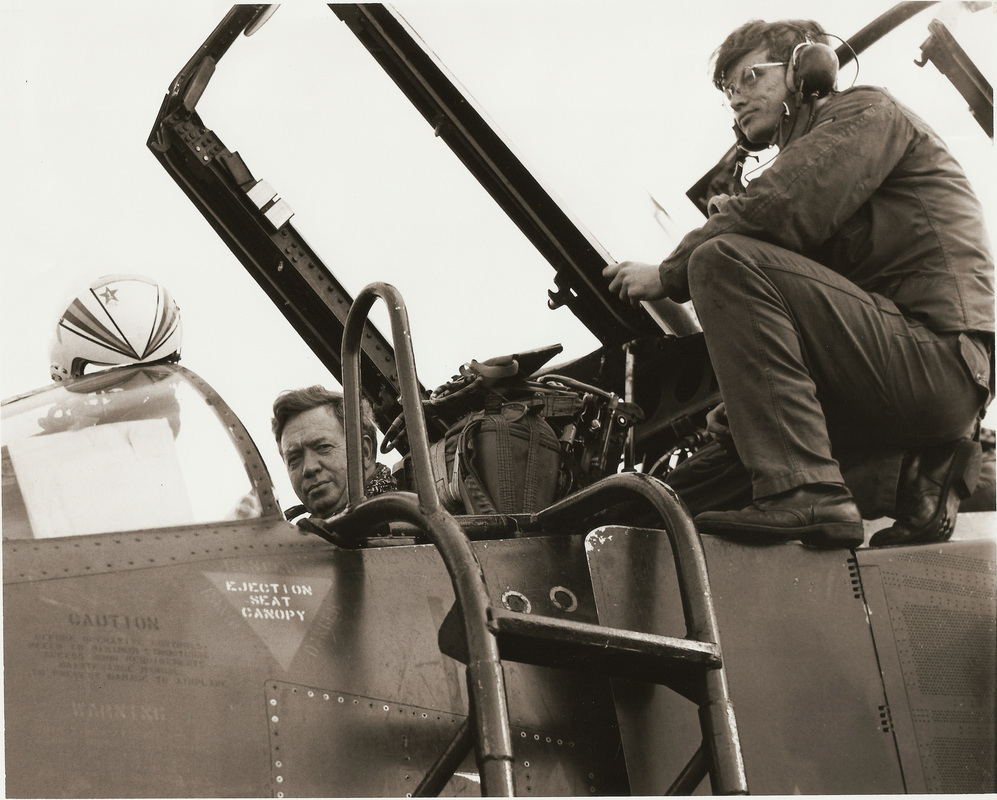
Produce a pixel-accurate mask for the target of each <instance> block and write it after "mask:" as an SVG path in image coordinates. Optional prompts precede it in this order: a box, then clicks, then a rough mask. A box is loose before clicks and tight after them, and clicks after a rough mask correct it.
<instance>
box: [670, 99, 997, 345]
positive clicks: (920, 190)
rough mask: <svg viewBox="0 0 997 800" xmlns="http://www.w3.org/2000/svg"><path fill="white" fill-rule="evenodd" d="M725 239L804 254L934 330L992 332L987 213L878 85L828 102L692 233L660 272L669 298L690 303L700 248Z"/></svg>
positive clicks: (942, 149)
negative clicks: (693, 262)
mask: <svg viewBox="0 0 997 800" xmlns="http://www.w3.org/2000/svg"><path fill="white" fill-rule="evenodd" d="M803 111H805V108H804V109H802V110H801V112H803ZM726 233H737V234H743V235H745V236H751V237H754V238H756V239H760V240H763V241H767V242H771V243H772V244H776V245H779V246H781V247H784V248H787V249H789V250H793V251H795V252H797V253H800V254H802V255H805V256H807V257H809V258H812V259H813V260H814V261H817V262H819V263H821V264H823V265H824V266H826V267H829V268H831V269H833V270H834V271H836V272H838V273H840V274H841V275H844V276H845V277H847V278H848V279H849V280H851V281H852V282H854V283H855V284H856V285H858V286H859V287H860V288H862V289H864V290H865V291H867V292H872V293H875V294H878V295H881V296H882V297H885V298H889V300H891V301H892V302H893V303H894V304H895V305H896V307H897V308H898V309H899V310H900V312H901V313H903V315H904V316H905V317H908V318H909V319H912V320H917V321H919V322H922V323H923V324H924V325H926V326H927V327H929V328H931V329H932V330H934V331H936V332H938V333H944V332H957V331H965V332H971V331H983V332H991V333H992V332H993V330H994V285H993V274H994V259H993V253H992V249H991V243H990V241H989V238H988V236H987V233H986V228H985V224H984V215H983V209H982V207H981V206H980V203H979V201H978V200H977V198H976V196H975V194H974V193H973V190H972V189H971V187H970V185H969V181H968V180H967V178H966V175H965V173H964V172H963V170H962V168H961V167H960V165H959V164H958V163H957V162H956V160H955V159H954V158H953V157H952V155H951V154H950V153H949V151H948V148H947V147H946V146H945V145H944V143H943V142H942V141H941V139H940V138H939V137H938V135H937V134H935V132H934V131H933V130H931V128H929V127H928V125H927V124H926V123H925V122H924V121H923V120H921V119H920V118H919V117H918V116H917V115H916V114H914V113H913V112H911V111H910V110H909V109H908V108H906V107H905V106H903V105H902V104H901V103H899V102H898V101H897V100H896V99H895V98H893V97H892V96H891V95H890V94H889V93H888V92H887V91H885V90H883V89H879V88H875V87H868V86H862V87H856V88H853V89H849V90H847V91H844V92H841V93H840V94H834V95H832V96H831V97H830V98H829V99H828V100H827V102H826V103H824V104H823V106H821V107H820V108H819V110H818V111H817V114H816V117H815V118H814V119H813V121H812V123H811V124H810V125H809V128H808V130H807V131H806V133H804V134H803V135H801V136H799V137H798V138H796V139H795V140H794V141H791V142H790V143H789V144H787V145H786V146H785V147H784V148H783V149H782V151H781V152H780V153H779V155H778V157H777V158H776V159H775V160H774V161H773V163H772V164H771V166H769V167H768V168H767V169H766V170H765V171H764V172H762V173H761V174H760V175H759V176H757V177H756V178H755V179H754V180H752V181H750V182H749V183H748V186H747V189H746V191H745V193H744V194H741V195H738V196H736V197H733V198H731V200H730V201H729V202H727V203H726V204H724V206H723V208H722V209H721V210H720V211H718V212H717V213H715V214H713V215H712V216H711V217H710V218H709V219H708V220H707V222H706V223H705V224H704V225H703V226H702V227H701V228H699V229H697V230H695V231H692V232H691V233H689V234H688V235H687V236H686V237H685V238H684V239H683V240H682V241H681V243H680V244H679V246H678V248H676V250H675V251H674V252H673V253H672V254H671V255H670V256H669V257H668V258H667V259H665V261H663V262H662V264H661V267H660V273H661V279H662V284H663V285H664V287H665V289H666V291H668V293H669V296H670V297H671V298H672V299H674V300H678V301H680V302H682V301H685V300H688V299H689V294H688V293H689V288H688V279H687V274H686V272H687V266H688V263H689V257H690V256H691V255H692V252H693V251H694V250H695V249H696V247H698V246H699V245H700V244H702V243H703V242H704V241H706V240H708V239H711V238H713V237H715V236H719V235H721V234H726Z"/></svg>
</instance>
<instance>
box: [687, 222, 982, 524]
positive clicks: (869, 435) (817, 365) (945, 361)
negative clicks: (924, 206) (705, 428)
mask: <svg viewBox="0 0 997 800" xmlns="http://www.w3.org/2000/svg"><path fill="white" fill-rule="evenodd" d="M689 290H690V294H691V296H692V300H693V304H694V306H695V309H696V313H697V315H698V317H699V321H700V324H701V325H702V328H703V333H704V336H705V339H706V345H707V348H708V350H709V353H710V359H711V361H712V364H713V369H714V371H715V373H716V376H717V380H718V382H719V386H720V394H721V396H722V398H723V401H724V404H725V406H726V410H727V418H728V421H729V425H730V430H731V435H732V437H733V440H734V443H735V445H736V448H737V458H738V459H739V461H740V462H741V464H743V466H744V467H745V468H746V469H747V472H748V474H749V475H750V481H751V487H752V495H753V498H754V499H758V498H761V497H767V496H771V495H774V494H778V493H780V492H785V491H788V490H790V489H794V488H796V487H798V486H801V485H804V484H811V483H821V482H833V483H841V482H843V477H842V472H841V467H840V465H839V461H838V459H836V458H835V452H837V453H839V454H840V453H848V454H853V453H856V452H858V453H862V452H868V453H876V452H878V453H880V454H889V458H890V463H892V464H893V467H892V469H893V470H894V472H895V473H897V474H898V473H899V459H900V457H901V456H902V454H903V452H904V451H906V450H918V449H923V448H925V447H930V446H931V445H935V444H941V443H944V442H947V441H951V440H953V439H956V438H959V437H960V436H963V435H966V434H967V433H968V432H971V431H972V430H973V428H974V426H975V424H976V422H977V420H978V418H979V414H980V410H981V408H982V407H983V405H984V404H985V403H986V401H987V400H988V393H987V386H988V384H989V370H990V368H989V363H990V360H989V359H990V356H989V353H988V351H987V345H986V342H985V338H983V337H979V338H978V337H974V336H971V335H966V334H960V333H940V334H939V333H935V332H933V331H932V330H930V329H929V328H927V327H925V326H924V325H922V324H920V323H919V322H917V321H915V320H912V319H909V318H906V317H905V316H904V315H903V314H902V313H901V312H900V310H899V309H898V308H897V307H896V305H894V303H893V302H892V301H890V300H889V299H888V298H886V297H884V296H881V295H878V294H873V293H868V292H865V291H863V290H862V289H860V288H858V287H857V286H856V285H855V284H853V283H852V282H850V281H849V280H847V279H846V278H844V277H842V276H841V275H839V274H837V273H836V272H833V271H832V270H830V269H827V268H826V267H824V266H822V265H820V264H818V263H816V262H814V261H811V260H810V259H807V258H805V257H803V256H801V255H799V254H797V253H793V252H791V251H789V250H786V249H784V248H781V247H777V246H775V245H771V244H767V243H765V242H760V241H757V240H755V239H751V238H748V237H744V236H737V235H726V236H720V237H716V238H714V239H711V240H710V241H709V242H706V243H705V244H703V245H701V246H700V247H699V248H698V249H697V250H696V251H695V252H694V253H693V255H692V258H691V260H690V262H689ZM832 443H833V444H832ZM858 461H861V459H858ZM677 472H679V475H677V476H676V478H677V481H676V484H677V485H675V484H673V485H675V488H676V491H678V492H679V494H680V495H682V494H683V492H682V489H681V486H682V484H683V481H688V480H689V479H690V475H689V474H688V468H687V474H685V475H683V474H682V466H680V467H679V469H678V470H677ZM893 480H894V481H895V476H894V477H893ZM669 482H670V483H672V481H671V480H669ZM694 510H695V511H701V510H704V509H703V508H702V507H700V508H697V509H694Z"/></svg>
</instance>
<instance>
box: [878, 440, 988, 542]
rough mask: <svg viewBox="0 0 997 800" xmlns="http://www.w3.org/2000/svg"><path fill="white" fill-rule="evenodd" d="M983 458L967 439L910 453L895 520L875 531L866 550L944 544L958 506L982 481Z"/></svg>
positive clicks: (902, 478) (901, 477) (898, 491)
mask: <svg viewBox="0 0 997 800" xmlns="http://www.w3.org/2000/svg"><path fill="white" fill-rule="evenodd" d="M982 459H983V451H982V449H981V448H980V443H979V442H976V441H973V440H972V439H969V438H965V439H956V440H955V441H954V442H948V443H946V444H944V445H941V446H939V447H934V448H931V449H930V450H922V451H920V452H917V453H910V454H908V455H907V456H906V457H905V458H904V463H903V468H902V469H901V472H900V485H899V487H898V489H897V517H896V522H894V523H893V525H891V526H890V527H889V528H884V529H883V530H881V531H877V532H876V533H875V534H874V535H873V537H872V539H871V541H870V542H869V546H870V547H883V546H885V545H900V544H925V543H930V542H944V541H947V540H948V539H949V538H950V537H951V536H952V531H953V530H955V519H956V514H957V513H958V512H959V502H960V501H961V500H964V499H965V498H967V497H969V496H970V495H971V494H972V493H973V490H974V489H975V488H976V484H977V482H978V481H979V479H980V465H981V462H982Z"/></svg>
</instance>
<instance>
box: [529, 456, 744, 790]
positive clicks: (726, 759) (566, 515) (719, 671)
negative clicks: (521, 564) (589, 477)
mask: <svg viewBox="0 0 997 800" xmlns="http://www.w3.org/2000/svg"><path fill="white" fill-rule="evenodd" d="M635 500H636V501H639V505H638V506H637V507H636V509H635V504H634V501H635ZM641 506H643V509H642V508H641ZM635 510H637V511H638V512H640V511H642V510H649V511H651V512H653V513H654V514H655V515H656V516H657V517H659V518H660V520H661V522H662V523H663V528H664V531H665V533H666V535H667V536H668V541H669V544H670V545H671V548H672V555H673V557H674V561H675V571H676V575H677V577H678V584H679V596H680V597H681V600H682V612H683V615H684V617H685V624H686V635H687V638H689V639H695V640H697V641H701V642H712V643H714V644H715V645H716V646H717V648H718V651H719V652H720V654H721V658H720V663H721V666H720V667H718V668H716V669H708V670H707V671H706V674H705V680H704V690H705V697H704V702H702V703H701V704H700V706H699V716H700V726H701V727H702V729H703V743H704V745H705V747H706V749H707V751H708V752H709V754H710V783H711V784H712V787H713V791H714V792H716V793H717V794H746V793H747V792H748V782H747V777H746V775H745V771H744V759H743V757H742V754H741V746H740V741H739V739H738V735H737V723H736V720H735V718H734V707H733V704H732V702H731V699H730V690H729V687H728V685H727V673H726V670H725V669H724V667H723V655H722V647H721V646H720V629H719V626H718V624H717V618H716V612H715V610H714V607H713V595H712V591H711V589H710V580H709V574H708V573H707V568H706V555H705V553H704V552H703V543H702V541H701V540H700V538H699V533H698V532H697V531H696V527H695V525H694V524H693V522H692V519H691V518H690V516H689V514H688V512H686V511H685V509H684V508H683V506H682V501H681V500H679V498H678V495H677V494H675V492H674V490H673V489H672V488H671V487H669V486H668V485H666V484H665V483H662V482H661V481H660V480H658V479H657V478H653V477H651V476H649V475H643V474H641V473H636V472H629V473H619V474H616V475H610V476H608V477H606V478H603V479H602V480H601V481H599V482H598V483H595V484H592V485H591V486H589V487H586V488H584V489H582V490H581V491H579V492H576V493H575V494H573V495H570V496H568V497H566V498H564V499H563V500H561V501H559V502H557V503H555V504H554V505H552V506H549V507H548V508H546V509H544V510H543V511H540V512H538V513H536V514H535V515H533V519H532V522H533V524H535V525H536V526H537V527H538V528H539V529H541V530H544V529H550V528H553V527H557V526H560V525H562V524H563V521H564V520H566V519H569V520H571V521H572V522H575V523H577V522H578V520H579V518H580V517H581V518H583V519H584V518H585V517H586V516H591V517H595V516H598V524H599V525H611V524H615V523H625V522H629V523H632V522H633V519H632V517H633V514H634V511H635Z"/></svg>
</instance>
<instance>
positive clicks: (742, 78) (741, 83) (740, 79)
mask: <svg viewBox="0 0 997 800" xmlns="http://www.w3.org/2000/svg"><path fill="white" fill-rule="evenodd" d="M788 63H789V62H788V61H768V62H766V63H764V64H751V65H749V66H747V67H744V68H743V69H742V70H741V73H740V75H738V76H737V77H736V78H734V80H732V81H731V82H730V83H726V84H723V85H721V87H720V91H722V92H723V93H724V95H725V96H726V97H727V99H728V100H733V99H734V92H743V91H744V90H745V89H750V88H751V87H752V86H754V85H755V82H756V81H757V80H758V73H757V72H755V70H759V69H766V68H768V67H784V66H786V65H787V64H788Z"/></svg>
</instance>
